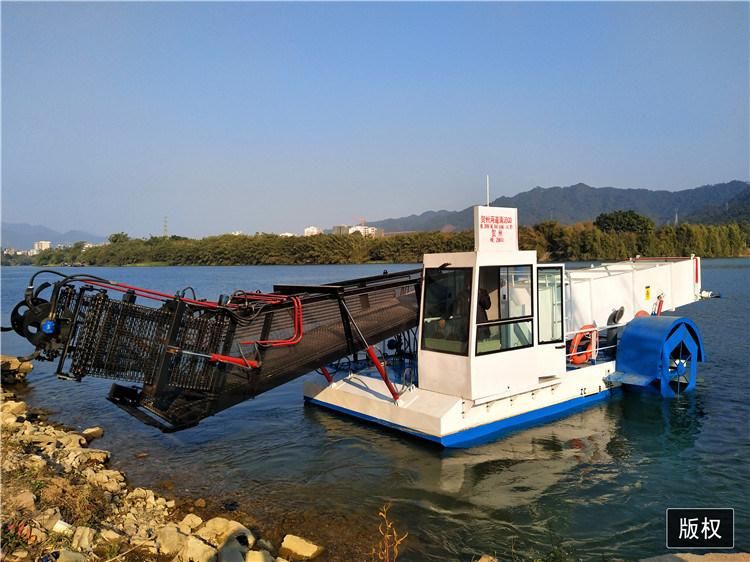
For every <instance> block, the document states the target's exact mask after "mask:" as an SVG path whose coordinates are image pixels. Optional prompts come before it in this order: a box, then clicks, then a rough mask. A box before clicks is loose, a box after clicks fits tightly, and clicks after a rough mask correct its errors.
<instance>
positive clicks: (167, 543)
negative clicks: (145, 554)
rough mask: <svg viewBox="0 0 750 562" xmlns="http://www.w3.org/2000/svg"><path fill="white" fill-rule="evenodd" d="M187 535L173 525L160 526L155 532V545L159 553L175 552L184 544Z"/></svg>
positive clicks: (168, 553)
mask: <svg viewBox="0 0 750 562" xmlns="http://www.w3.org/2000/svg"><path fill="white" fill-rule="evenodd" d="M185 541H187V535H186V534H185V533H182V532H181V531H180V530H179V529H178V528H177V527H176V526H175V525H167V526H166V527H162V528H161V529H159V530H158V531H157V533H156V546H157V547H158V548H159V552H160V553H161V554H167V555H170V554H177V553H178V552H180V550H182V547H183V546H185Z"/></svg>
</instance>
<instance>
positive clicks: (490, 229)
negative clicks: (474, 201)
mask: <svg viewBox="0 0 750 562" xmlns="http://www.w3.org/2000/svg"><path fill="white" fill-rule="evenodd" d="M474 249H475V250H476V251H479V250H482V251H488V250H489V251H517V250H518V211H517V210H516V209H511V208H504V207H475V208H474Z"/></svg>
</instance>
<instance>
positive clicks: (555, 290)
mask: <svg viewBox="0 0 750 562" xmlns="http://www.w3.org/2000/svg"><path fill="white" fill-rule="evenodd" d="M536 275H537V302H538V306H539V310H538V312H537V315H538V322H539V343H561V342H562V341H563V274H562V267H539V268H537V270H536Z"/></svg>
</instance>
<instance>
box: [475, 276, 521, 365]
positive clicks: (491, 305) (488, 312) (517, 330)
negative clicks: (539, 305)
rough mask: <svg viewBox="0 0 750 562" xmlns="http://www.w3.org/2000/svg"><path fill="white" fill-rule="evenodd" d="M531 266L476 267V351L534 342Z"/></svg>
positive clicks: (483, 352)
mask: <svg viewBox="0 0 750 562" xmlns="http://www.w3.org/2000/svg"><path fill="white" fill-rule="evenodd" d="M531 271H532V267H531V266H530V265H513V266H490V267H480V268H479V293H478V296H477V307H476V309H477V310H476V315H477V317H476V318H477V320H476V322H477V347H476V354H477V355H486V354H488V353H497V352H499V351H508V350H510V349H519V348H522V347H530V346H532V345H534V334H533V316H534V312H533V310H534V309H533V291H532V286H533V285H532V279H531V278H532V273H531Z"/></svg>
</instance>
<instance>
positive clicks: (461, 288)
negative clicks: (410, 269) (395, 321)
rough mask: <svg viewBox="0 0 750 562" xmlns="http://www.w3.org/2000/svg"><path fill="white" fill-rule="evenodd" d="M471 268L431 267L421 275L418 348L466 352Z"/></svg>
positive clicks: (465, 353) (463, 353) (460, 353)
mask: <svg viewBox="0 0 750 562" xmlns="http://www.w3.org/2000/svg"><path fill="white" fill-rule="evenodd" d="M470 297H471V268H468V267H467V268H452V269H449V268H431V269H426V270H425V277H424V322H423V323H422V349H426V350H429V351H440V352H443V353H454V354H457V355H468V353H469V316H470V311H471V306H470V304H471V299H470Z"/></svg>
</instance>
